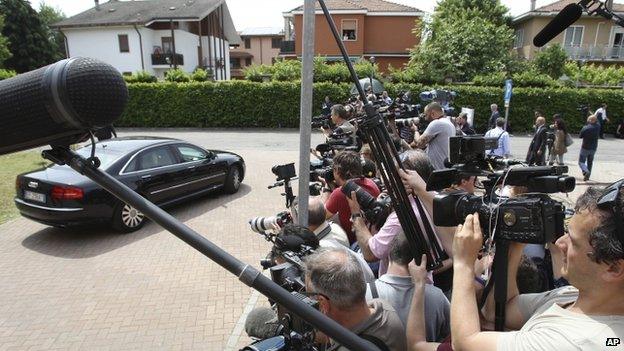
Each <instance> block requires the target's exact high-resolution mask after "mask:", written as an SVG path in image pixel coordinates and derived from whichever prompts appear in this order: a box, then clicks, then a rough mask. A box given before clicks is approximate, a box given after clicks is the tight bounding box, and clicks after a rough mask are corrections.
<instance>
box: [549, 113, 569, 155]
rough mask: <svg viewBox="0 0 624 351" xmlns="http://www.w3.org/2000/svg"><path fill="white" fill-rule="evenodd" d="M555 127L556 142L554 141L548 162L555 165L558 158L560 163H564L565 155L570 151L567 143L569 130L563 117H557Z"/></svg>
mask: <svg viewBox="0 0 624 351" xmlns="http://www.w3.org/2000/svg"><path fill="white" fill-rule="evenodd" d="M553 127H554V130H555V142H554V143H553V148H552V151H551V153H550V157H549V159H548V164H549V165H553V164H554V163H555V160H556V161H557V164H558V165H563V155H564V154H565V153H566V152H568V146H567V145H566V139H567V138H568V131H567V130H566V127H565V123H564V122H563V119H561V118H555V124H554V125H553Z"/></svg>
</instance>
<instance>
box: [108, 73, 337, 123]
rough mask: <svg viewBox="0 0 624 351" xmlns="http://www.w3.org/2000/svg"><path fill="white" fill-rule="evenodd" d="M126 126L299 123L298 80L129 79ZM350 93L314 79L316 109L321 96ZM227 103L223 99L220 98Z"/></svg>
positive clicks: (123, 117) (318, 108)
mask: <svg viewBox="0 0 624 351" xmlns="http://www.w3.org/2000/svg"><path fill="white" fill-rule="evenodd" d="M128 90H129V92H130V100H129V102H128V106H127V107H126V110H125V112H124V114H123V116H122V118H121V120H120V121H119V122H118V123H116V125H118V126H124V127H211V128H226V127H229V128H233V127H236V128H254V127H263V128H273V127H289V128H292V127H297V126H298V125H299V98H300V84H299V83H298V82H269V83H253V82H247V81H226V82H201V83H200V82H190V83H178V84H174V83H168V82H162V83H151V84H146V83H137V84H129V85H128ZM326 95H328V96H331V97H332V99H333V100H335V101H344V100H346V99H347V98H348V97H349V85H348V84H332V83H315V84H314V103H313V106H314V108H315V111H314V113H315V114H318V113H320V107H321V103H322V100H323V98H324V97H325V96H326ZM224 102H227V103H224Z"/></svg>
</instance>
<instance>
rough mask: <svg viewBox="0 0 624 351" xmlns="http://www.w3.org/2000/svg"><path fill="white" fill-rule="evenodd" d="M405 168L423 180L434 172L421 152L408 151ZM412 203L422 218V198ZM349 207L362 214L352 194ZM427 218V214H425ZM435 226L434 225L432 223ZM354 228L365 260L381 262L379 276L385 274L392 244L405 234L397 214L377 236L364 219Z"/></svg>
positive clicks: (358, 221)
mask: <svg viewBox="0 0 624 351" xmlns="http://www.w3.org/2000/svg"><path fill="white" fill-rule="evenodd" d="M404 155H405V156H404V160H403V166H404V167H405V168H406V169H408V170H411V171H414V172H415V173H417V174H418V175H419V176H420V177H421V179H427V178H429V176H430V175H431V172H433V168H432V166H431V162H430V161H429V158H428V157H427V155H425V154H424V153H423V152H421V151H416V150H412V151H408V152H406V153H405V154H404ZM410 201H411V202H412V208H413V209H414V214H415V215H416V217H417V218H422V216H423V215H422V214H421V213H420V211H418V207H417V206H416V201H422V200H421V199H420V198H419V199H416V198H414V197H413V196H410ZM348 205H349V207H350V209H351V212H352V213H359V212H360V205H359V204H358V202H357V200H356V197H355V195H354V194H351V198H350V199H348ZM424 208H425V209H426V210H428V211H429V214H431V213H432V212H431V211H430V209H431V207H429V208H428V206H426V205H425V206H424ZM424 215H425V216H426V215H427V214H424ZM430 224H431V225H432V226H433V224H432V223H431V222H430ZM353 228H354V230H355V236H356V238H357V242H358V245H359V246H360V249H361V250H362V254H363V255H364V259H366V261H368V262H376V261H380V264H379V275H382V274H385V273H386V271H387V270H388V254H389V252H390V244H391V243H392V240H394V238H395V237H396V236H397V235H398V234H400V233H402V232H403V228H402V227H401V223H400V222H399V219H398V217H397V214H396V212H392V213H391V214H390V215H389V216H388V218H387V219H386V222H385V223H384V225H383V226H382V227H381V229H379V232H378V233H377V234H375V235H373V234H372V233H371V231H370V230H369V228H368V226H367V223H366V220H365V219H364V218H362V217H361V216H360V217H356V218H355V220H354V221H353ZM432 229H433V231H434V232H436V233H437V228H435V227H433V228H432Z"/></svg>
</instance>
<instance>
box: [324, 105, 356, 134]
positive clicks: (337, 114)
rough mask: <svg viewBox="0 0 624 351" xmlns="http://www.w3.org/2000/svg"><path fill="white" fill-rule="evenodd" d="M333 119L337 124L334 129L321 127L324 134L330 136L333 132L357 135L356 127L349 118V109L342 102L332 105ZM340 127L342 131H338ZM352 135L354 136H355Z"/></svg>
mask: <svg viewBox="0 0 624 351" xmlns="http://www.w3.org/2000/svg"><path fill="white" fill-rule="evenodd" d="M330 110H331V120H332V123H333V124H334V125H335V126H336V127H335V128H334V129H333V130H331V129H325V128H321V131H322V132H323V134H325V136H326V137H330V136H331V135H332V134H346V133H353V134H352V135H353V136H354V135H355V131H356V130H355V127H354V126H353V124H351V123H350V122H349V120H348V118H349V117H348V115H347V110H346V109H345V108H344V106H342V105H340V104H336V105H333V106H332V107H331V109H330ZM339 129H340V131H338V130H339ZM353 136H352V137H353Z"/></svg>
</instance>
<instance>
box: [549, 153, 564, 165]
mask: <svg viewBox="0 0 624 351" xmlns="http://www.w3.org/2000/svg"><path fill="white" fill-rule="evenodd" d="M555 160H556V161H557V164H558V165H560V166H561V165H563V154H561V155H555V154H550V156H549V157H548V164H551V165H552V164H554V163H555Z"/></svg>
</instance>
